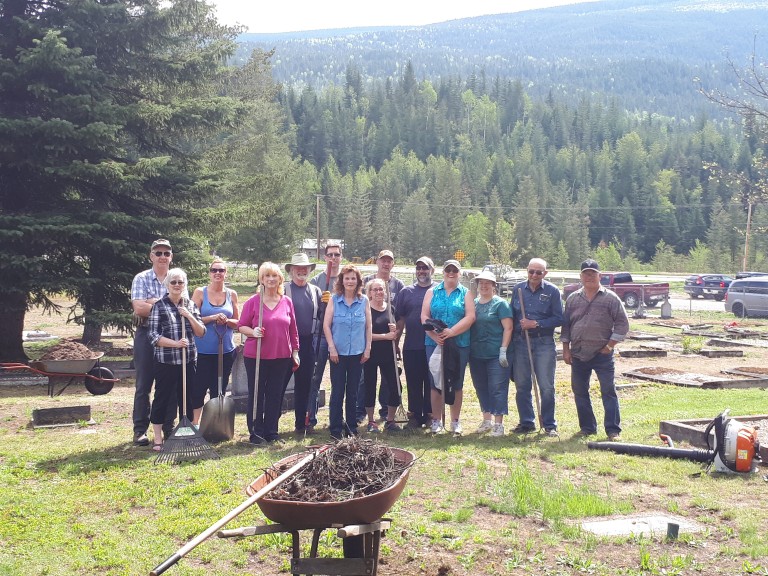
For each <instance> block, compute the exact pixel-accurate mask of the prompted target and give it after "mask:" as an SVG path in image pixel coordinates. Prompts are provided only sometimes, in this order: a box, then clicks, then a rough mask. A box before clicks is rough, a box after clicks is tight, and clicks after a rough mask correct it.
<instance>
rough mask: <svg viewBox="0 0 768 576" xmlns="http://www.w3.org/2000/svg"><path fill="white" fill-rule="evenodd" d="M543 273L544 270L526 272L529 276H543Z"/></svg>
mask: <svg viewBox="0 0 768 576" xmlns="http://www.w3.org/2000/svg"><path fill="white" fill-rule="evenodd" d="M545 273H546V271H545V270H528V274H530V275H531V276H544V274H545Z"/></svg>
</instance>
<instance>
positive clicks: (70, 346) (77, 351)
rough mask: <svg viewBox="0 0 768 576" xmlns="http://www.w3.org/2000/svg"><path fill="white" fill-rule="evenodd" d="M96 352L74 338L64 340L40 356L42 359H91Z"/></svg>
mask: <svg viewBox="0 0 768 576" xmlns="http://www.w3.org/2000/svg"><path fill="white" fill-rule="evenodd" d="M93 356H94V354H93V352H91V351H90V350H89V349H88V347H87V346H84V345H83V344H80V343H79V342H75V341H74V340H62V341H61V342H59V343H58V344H56V345H55V346H52V347H51V348H49V349H48V351H47V352H46V353H45V354H43V355H42V356H41V357H40V360H90V359H91V358H93Z"/></svg>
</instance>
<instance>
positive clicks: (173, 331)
mask: <svg viewBox="0 0 768 576" xmlns="http://www.w3.org/2000/svg"><path fill="white" fill-rule="evenodd" d="M186 307H187V309H188V310H189V311H190V312H192V315H193V316H194V317H195V319H196V320H198V321H199V322H200V323H202V320H201V318H200V311H199V310H198V309H197V305H196V304H195V303H194V301H192V300H186ZM182 320H183V321H184V323H185V328H184V329H185V331H186V334H185V336H186V338H187V340H188V341H189V346H187V362H195V361H197V347H196V346H195V333H194V332H193V331H192V325H191V324H190V323H189V320H187V319H186V318H183V317H182V316H181V314H179V310H178V308H176V305H175V304H174V303H173V302H171V298H170V297H169V296H168V295H167V294H166V295H165V296H163V297H162V298H161V299H160V300H158V301H157V302H155V304H154V305H153V306H152V310H151V311H150V313H149V331H148V337H149V342H150V344H152V346H153V347H154V349H155V360H157V361H158V362H160V363H161V364H178V365H180V364H182V363H183V360H182V356H181V350H182V349H181V348H170V347H167V346H158V345H157V341H158V340H160V338H161V337H162V336H165V337H166V338H170V339H171V340H181V321H182Z"/></svg>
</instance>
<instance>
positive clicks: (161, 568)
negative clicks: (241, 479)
mask: <svg viewBox="0 0 768 576" xmlns="http://www.w3.org/2000/svg"><path fill="white" fill-rule="evenodd" d="M330 447H331V445H330V444H326V445H325V446H322V447H321V448H320V449H319V450H317V451H316V452H313V453H312V454H308V455H307V456H305V457H304V458H302V459H301V460H299V462H297V463H296V464H294V465H293V466H291V467H290V468H289V469H288V470H286V471H285V472H283V473H282V474H280V476H278V477H277V478H275V479H274V480H272V481H271V482H270V483H269V484H266V485H265V486H264V487H263V488H262V489H261V490H259V491H258V492H256V493H255V494H254V495H253V496H251V497H250V498H248V499H247V500H245V501H244V502H243V503H242V504H240V505H239V506H238V507H237V508H234V509H233V510H231V511H230V512H229V513H228V514H226V515H225V516H223V517H222V518H221V519H220V520H218V521H216V522H215V523H213V524H211V525H210V526H209V527H208V528H206V529H205V530H204V531H203V532H201V533H200V534H198V535H197V536H195V537H194V538H193V539H192V540H190V541H189V542H187V543H186V544H185V545H184V546H182V547H181V548H179V549H178V550H177V551H176V552H175V553H174V554H173V555H172V556H169V557H168V558H167V559H166V560H165V561H164V562H162V563H161V564H158V565H157V566H156V567H155V568H154V569H153V570H152V571H151V572H150V573H149V576H160V574H162V573H163V572H165V571H166V570H168V568H170V567H171V566H173V565H174V564H176V563H177V562H178V561H179V560H181V559H182V558H183V557H184V556H186V555H187V554H189V553H190V552H191V551H192V550H194V549H195V548H196V547H197V546H198V545H200V544H202V543H203V542H205V541H206V540H207V539H208V538H210V537H211V536H213V535H214V534H215V533H216V532H217V531H218V530H220V529H221V528H223V527H224V526H225V525H226V524H228V523H229V522H231V521H232V520H233V519H234V518H236V517H237V516H239V515H240V514H241V513H242V512H244V511H245V510H247V509H248V508H250V507H251V506H253V505H254V504H256V502H258V501H259V500H261V499H262V498H263V497H264V496H266V495H267V494H269V493H270V492H271V491H272V490H273V489H274V488H276V487H277V486H279V485H280V484H282V483H283V482H285V481H286V480H288V478H290V477H291V476H293V475H294V474H296V473H297V472H298V471H299V470H301V469H302V468H304V466H306V465H307V464H309V463H310V462H311V461H312V460H314V459H315V458H316V457H317V456H318V455H319V454H320V453H321V452H325V451H326V450H328V448H330Z"/></svg>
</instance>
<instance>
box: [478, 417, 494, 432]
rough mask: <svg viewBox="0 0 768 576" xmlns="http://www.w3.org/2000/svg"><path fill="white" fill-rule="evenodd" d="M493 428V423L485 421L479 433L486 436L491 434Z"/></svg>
mask: <svg viewBox="0 0 768 576" xmlns="http://www.w3.org/2000/svg"><path fill="white" fill-rule="evenodd" d="M492 428H493V422H491V421H490V420H483V423H482V424H480V426H478V427H477V433H478V434H485V433H486V432H490V431H491V429H492Z"/></svg>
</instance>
